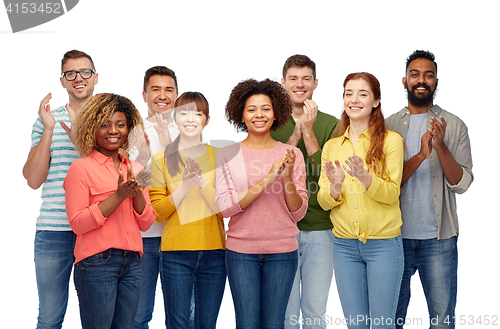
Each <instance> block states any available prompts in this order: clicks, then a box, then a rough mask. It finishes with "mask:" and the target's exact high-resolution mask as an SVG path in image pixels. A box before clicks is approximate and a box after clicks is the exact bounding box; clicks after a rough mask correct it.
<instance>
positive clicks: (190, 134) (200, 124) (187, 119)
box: [175, 102, 210, 139]
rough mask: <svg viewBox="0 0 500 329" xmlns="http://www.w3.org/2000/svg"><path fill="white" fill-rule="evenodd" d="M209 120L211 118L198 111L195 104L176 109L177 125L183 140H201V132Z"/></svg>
mask: <svg viewBox="0 0 500 329" xmlns="http://www.w3.org/2000/svg"><path fill="white" fill-rule="evenodd" d="M209 119H210V117H207V116H206V115H205V113H203V112H202V111H198V110H197V107H196V103H194V102H193V103H189V104H185V105H181V106H179V107H177V108H176V109H175V123H176V124H177V127H178V128H179V133H180V135H181V137H182V138H198V139H200V135H201V132H202V131H203V128H205V126H206V125H207V123H208V121H209Z"/></svg>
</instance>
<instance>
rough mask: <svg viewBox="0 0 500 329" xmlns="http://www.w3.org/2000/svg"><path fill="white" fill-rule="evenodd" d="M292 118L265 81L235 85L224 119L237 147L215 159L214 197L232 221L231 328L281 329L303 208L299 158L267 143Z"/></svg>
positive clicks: (280, 94) (281, 95) (285, 101)
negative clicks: (240, 135)
mask: <svg viewBox="0 0 500 329" xmlns="http://www.w3.org/2000/svg"><path fill="white" fill-rule="evenodd" d="M291 114H292V107H291V103H290V100H289V98H288V95H287V93H286V91H285V90H284V89H282V87H281V85H280V84H279V83H277V82H275V81H271V80H269V79H266V80H263V81H256V80H253V79H250V80H246V81H243V82H241V83H239V84H238V85H237V86H236V87H235V88H234V89H233V91H232V92H231V95H230V97H229V101H228V103H227V105H226V117H227V119H228V120H229V122H231V123H232V124H233V125H234V126H235V127H236V129H237V130H238V131H245V132H247V137H246V139H245V140H243V141H242V142H239V143H237V144H234V145H230V146H227V147H225V148H223V149H221V150H220V151H219V153H218V155H217V169H216V196H215V200H216V202H217V204H218V205H219V208H220V210H221V213H222V215H223V216H224V217H230V218H231V219H230V221H229V224H228V231H227V232H226V233H227V242H226V268H227V274H228V280H229V286H230V288H231V293H232V297H233V303H234V308H235V315H236V327H237V328H283V326H284V320H285V311H286V306H287V303H288V298H289V296H290V291H291V289H292V284H293V280H294V277H295V272H296V269H297V262H298V255H297V247H298V246H297V239H296V235H297V233H298V232H299V230H298V229H297V222H298V221H299V220H300V219H302V217H303V216H304V214H305V213H306V210H307V201H308V197H307V190H306V185H305V177H306V173H305V164H304V158H303V155H302V152H300V150H299V149H298V148H296V147H293V146H290V145H286V144H282V143H280V142H278V141H276V140H274V139H273V138H272V137H271V130H275V129H276V128H278V127H279V126H281V125H283V124H285V123H286V122H287V121H288V120H289V119H290V116H291Z"/></svg>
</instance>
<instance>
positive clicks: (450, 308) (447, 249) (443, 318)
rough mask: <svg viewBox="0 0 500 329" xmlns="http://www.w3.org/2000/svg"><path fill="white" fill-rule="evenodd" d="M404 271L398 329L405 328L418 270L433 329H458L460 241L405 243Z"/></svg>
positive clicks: (398, 310)
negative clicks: (457, 304)
mask: <svg viewBox="0 0 500 329" xmlns="http://www.w3.org/2000/svg"><path fill="white" fill-rule="evenodd" d="M403 247H404V252H405V269H404V273H403V280H402V281H401V292H400V295H399V303H398V309H397V312H396V319H397V326H396V328H398V329H399V328H403V322H404V319H405V318H406V311H407V309H408V304H409V302H410V279H411V276H412V275H413V274H415V272H416V271H417V270H418V274H419V276H420V282H421V283H422V287H423V289H424V294H425V298H426V300H427V308H428V310H429V319H430V328H433V329H438V328H455V319H454V317H455V305H456V303H457V268H458V250H457V238H456V237H453V238H451V239H446V240H438V239H429V240H411V239H403Z"/></svg>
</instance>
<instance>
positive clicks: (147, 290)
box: [134, 237, 167, 329]
mask: <svg viewBox="0 0 500 329" xmlns="http://www.w3.org/2000/svg"><path fill="white" fill-rule="evenodd" d="M160 244H161V237H156V238H143V239H142V245H143V251H144V253H143V254H142V258H141V263H142V288H141V296H140V298H139V307H138V308H137V313H136V315H135V322H134V329H148V328H149V321H151V319H152V318H153V311H154V307H155V293H156V283H157V282H158V274H159V273H160V265H161V257H160V256H161V252H160ZM164 305H165V306H166V304H165V303H164ZM166 314H167V310H166V309H165V315H166ZM166 323H167V319H166V318H165V324H166Z"/></svg>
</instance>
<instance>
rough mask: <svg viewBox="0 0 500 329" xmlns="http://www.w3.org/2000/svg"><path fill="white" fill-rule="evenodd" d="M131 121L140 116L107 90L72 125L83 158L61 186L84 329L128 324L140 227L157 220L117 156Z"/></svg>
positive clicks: (134, 166)
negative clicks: (73, 240) (72, 239)
mask: <svg viewBox="0 0 500 329" xmlns="http://www.w3.org/2000/svg"><path fill="white" fill-rule="evenodd" d="M136 126H139V127H140V126H142V119H141V117H140V115H139V112H138V111H137V109H136V108H135V106H134V105H133V104H132V102H131V101H130V100H128V99H127V98H125V97H122V96H118V95H114V94H98V95H96V96H94V97H92V98H91V99H90V100H89V101H88V103H87V104H86V105H85V107H84V108H83V109H82V110H81V111H80V114H79V117H78V119H77V122H76V125H75V129H76V136H77V140H76V141H75V146H76V149H77V151H78V152H79V153H80V155H82V156H85V157H83V158H81V159H78V160H76V161H75V162H73V164H72V165H71V167H70V168H69V171H68V174H67V176H66V179H65V181H64V184H63V187H64V189H65V190H66V211H67V214H68V220H69V223H70V225H71V228H72V229H73V231H74V232H75V233H76V235H77V237H76V245H75V267H74V272H75V274H74V280H75V287H76V290H77V293H78V300H79V303H80V318H81V322H82V327H83V328H84V329H85V328H133V325H134V317H135V312H136V310H137V305H138V302H139V292H140V289H141V282H142V278H141V274H142V267H141V261H140V257H141V255H142V238H141V233H140V231H146V230H147V229H148V228H149V227H150V226H151V224H152V223H153V221H154V220H155V217H156V216H155V212H154V210H153V207H152V206H151V202H150V201H149V195H148V191H147V189H143V186H142V185H146V183H144V182H142V185H141V184H140V183H139V179H136V178H135V176H134V172H138V171H139V170H140V169H142V167H141V166H140V165H139V164H138V163H135V162H131V161H129V160H127V159H126V158H124V157H122V156H121V155H120V154H119V149H120V148H128V146H129V135H130V134H131V131H132V129H133V128H134V127H136ZM139 174H141V175H142V173H139ZM148 178H150V177H146V180H147V179H148Z"/></svg>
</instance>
